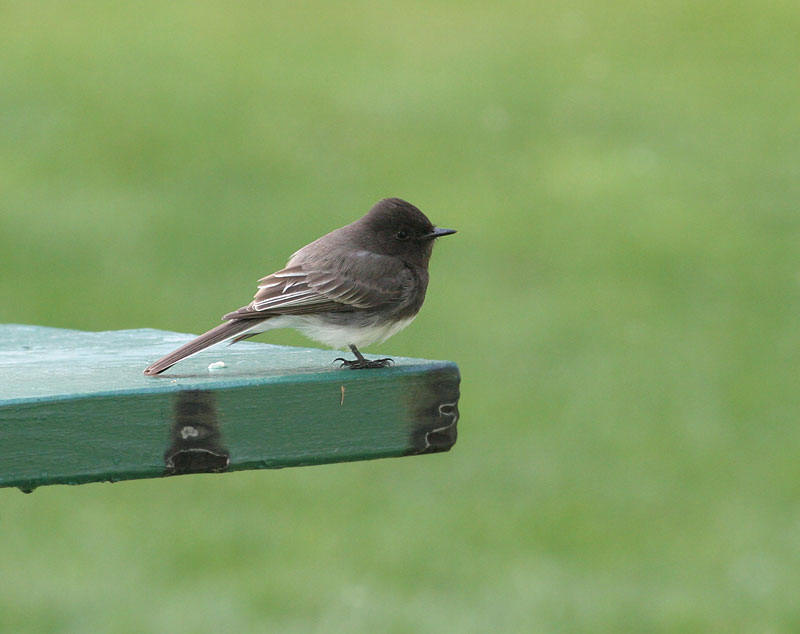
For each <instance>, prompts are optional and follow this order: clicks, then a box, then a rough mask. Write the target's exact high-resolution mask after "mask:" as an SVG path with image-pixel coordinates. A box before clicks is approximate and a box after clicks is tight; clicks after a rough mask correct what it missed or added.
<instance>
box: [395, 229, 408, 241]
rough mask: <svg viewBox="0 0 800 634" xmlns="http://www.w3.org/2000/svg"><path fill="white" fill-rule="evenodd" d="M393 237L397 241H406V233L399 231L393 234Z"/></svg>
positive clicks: (402, 230)
mask: <svg viewBox="0 0 800 634" xmlns="http://www.w3.org/2000/svg"><path fill="white" fill-rule="evenodd" d="M394 237H395V238H397V239H398V240H408V231H405V230H404V229H400V231H398V232H397V233H396V234H394Z"/></svg>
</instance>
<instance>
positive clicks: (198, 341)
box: [144, 319, 255, 376]
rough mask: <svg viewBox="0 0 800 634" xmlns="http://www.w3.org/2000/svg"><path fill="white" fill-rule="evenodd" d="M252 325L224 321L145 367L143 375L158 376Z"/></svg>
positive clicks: (248, 321) (247, 322)
mask: <svg viewBox="0 0 800 634" xmlns="http://www.w3.org/2000/svg"><path fill="white" fill-rule="evenodd" d="M254 323H255V321H254V320H252V319H231V320H230V321H226V322H225V323H224V324H220V325H219V326H217V327H216V328H212V329H211V330H209V331H208V332H206V333H203V334H202V335H200V336H199V337H196V338H195V339H192V340H191V341H190V342H189V343H185V344H183V345H182V346H181V347H180V348H178V349H177V350H174V351H173V352H170V353H169V354H168V355H167V356H165V357H162V358H161V359H159V360H158V361H156V362H155V363H153V364H151V365H149V366H147V368H145V371H144V373H145V374H147V375H148V376H154V375H156V374H160V373H161V372H163V371H164V370H166V369H167V368H169V367H172V366H173V365H175V364H176V363H177V362H178V361H180V360H181V359H185V358H186V357H188V356H189V355H192V354H194V353H195V352H200V350H203V349H204V348H208V346H212V345H214V344H215V343H219V342H220V341H225V339H230V338H231V337H235V336H236V335H238V334H240V333H242V332H244V331H245V330H247V329H248V328H252V327H253V325H254Z"/></svg>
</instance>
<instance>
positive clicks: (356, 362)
mask: <svg viewBox="0 0 800 634" xmlns="http://www.w3.org/2000/svg"><path fill="white" fill-rule="evenodd" d="M350 350H352V351H353V354H354V355H356V358H355V359H353V360H352V361H350V360H348V359H344V358H342V357H339V358H338V359H334V361H341V362H342V366H341V367H343V368H350V369H351V370H367V369H372V368H385V367H387V366H390V365H392V363H394V361H392V360H391V359H373V360H369V359H365V358H364V355H363V354H361V353H360V352H359V351H358V348H356V347H355V346H354V345H353V344H352V343H351V344H350Z"/></svg>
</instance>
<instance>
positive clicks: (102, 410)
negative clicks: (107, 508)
mask: <svg viewBox="0 0 800 634" xmlns="http://www.w3.org/2000/svg"><path fill="white" fill-rule="evenodd" d="M192 336H193V335H186V334H180V333H174V332H164V331H159V330H151V329H142V330H119V331H109V332H81V331H75V330H63V329H60V328H43V327H40V326H25V325H16V324H6V325H0V486H16V487H20V488H21V489H23V490H32V489H33V488H35V487H37V486H41V485H45V484H81V483H85V482H96V481H116V480H125V479H132V478H149V477H156V476H163V475H171V474H180V473H197V472H209V471H226V470H231V471H233V470H239V469H260V468H278V467H288V466H296V465H310V464H322V463H329V462H341V461H347V460H366V459H371V458H383V457H389V456H403V455H412V454H420V453H431V452H436V451H446V450H448V449H449V448H450V447H452V446H453V444H454V443H455V440H456V423H457V420H458V397H459V380H460V377H459V372H458V368H457V366H456V365H455V364H454V363H452V362H447V361H427V360H422V359H407V358H402V357H395V358H394V360H395V365H394V366H392V367H390V368H386V369H380V370H347V369H340V368H339V367H338V364H334V363H333V359H334V358H335V357H336V356H339V355H338V354H337V353H336V352H335V351H330V350H318V349H312V348H294V347H286V346H274V345H269V344H264V343H251V342H243V343H238V344H236V345H234V346H228V345H226V344H221V345H217V346H214V347H212V348H209V349H208V350H205V351H203V352H201V353H198V354H197V355H195V356H194V357H190V358H188V359H186V360H184V361H182V362H180V363H179V364H177V365H175V366H173V367H172V368H170V369H169V370H168V371H167V372H165V373H164V374H162V375H160V376H158V377H147V376H144V375H143V374H142V370H143V369H144V368H145V366H147V365H148V363H150V362H152V361H154V360H155V359H157V358H159V357H161V356H163V355H164V354H166V353H167V352H169V351H171V350H173V349H174V348H176V347H177V346H179V345H181V344H183V343H185V342H186V341H188V340H189V339H190V338H191V337H192ZM220 361H221V362H223V363H224V364H225V367H223V368H220V369H210V368H209V366H210V365H211V364H214V363H215V362H220Z"/></svg>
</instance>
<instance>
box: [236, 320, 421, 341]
mask: <svg viewBox="0 0 800 634" xmlns="http://www.w3.org/2000/svg"><path fill="white" fill-rule="evenodd" d="M414 317H416V315H414ZM414 317H407V318H405V319H400V320H398V321H396V322H394V323H390V324H380V325H373V326H362V327H358V328H357V327H355V326H352V327H351V326H342V325H341V324H336V325H334V324H331V323H329V322H326V321H323V320H322V319H320V318H319V317H317V316H316V315H281V316H279V317H273V318H272V319H265V320H264V321H261V322H257V323H256V324H254V325H253V327H252V328H251V329H250V330H248V331H247V332H250V333H258V332H264V331H266V330H273V329H274V328H294V329H295V330H299V331H300V332H302V333H303V334H304V335H305V336H306V337H308V338H309V339H313V340H314V341H318V342H319V343H322V344H325V345H326V346H329V347H331V348H346V347H347V346H349V345H350V344H353V345H354V346H356V347H357V348H361V347H362V346H363V347H366V346H368V345H370V344H373V343H380V342H382V341H386V340H387V339H388V338H389V337H391V336H392V335H394V334H397V333H398V332H400V331H401V330H402V329H403V328H405V327H406V326H408V324H410V323H411V322H412V321H414Z"/></svg>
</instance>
